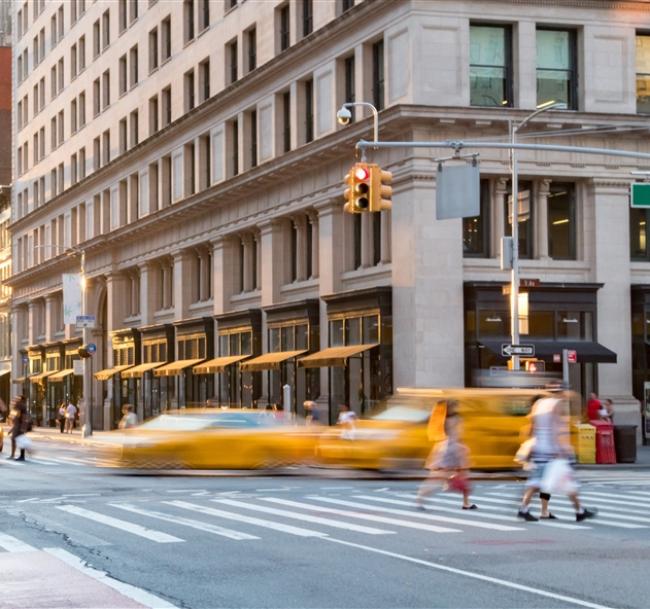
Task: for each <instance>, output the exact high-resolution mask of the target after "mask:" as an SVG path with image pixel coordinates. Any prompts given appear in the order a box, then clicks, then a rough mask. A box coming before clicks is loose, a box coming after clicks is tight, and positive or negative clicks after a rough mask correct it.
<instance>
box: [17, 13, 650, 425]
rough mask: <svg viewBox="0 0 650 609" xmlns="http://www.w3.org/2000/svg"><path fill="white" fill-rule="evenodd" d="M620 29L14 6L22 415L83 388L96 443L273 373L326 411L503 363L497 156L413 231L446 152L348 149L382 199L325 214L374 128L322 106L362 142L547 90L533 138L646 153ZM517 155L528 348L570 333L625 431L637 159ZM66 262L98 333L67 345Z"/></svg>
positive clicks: (629, 17)
mask: <svg viewBox="0 0 650 609" xmlns="http://www.w3.org/2000/svg"><path fill="white" fill-rule="evenodd" d="M646 30H648V31H650V12H649V11H648V6H647V4H646V3H645V2H634V1H629V2H605V1H597V0H590V1H577V0H576V1H575V2H572V1H555V0H548V1H544V2H512V1H506V0H502V1H496V0H495V1H488V2H485V1H478V0H477V1H474V2H471V1H470V2H464V3H462V4H460V3H458V2H454V1H452V0H429V1H426V2H424V1H420V0H410V1H409V0H394V1H391V0H381V1H380V0H363V1H356V2H355V1H353V0H331V1H322V2H315V1H312V0H304V1H303V0H289V1H285V2H282V1H279V0H278V1H276V0H273V1H271V0H269V1H264V2H256V1H255V0H245V1H244V0H239V1H237V0H224V1H221V0H218V1H217V0H183V1H182V2H181V1H178V2H163V1H155V0H153V1H151V0H148V1H145V0H116V1H115V2H92V1H91V0H85V1H84V0H70V1H68V2H60V3H59V2H56V1H52V2H50V1H48V2H44V0H31V1H30V2H25V3H23V4H22V5H21V6H20V7H17V10H16V14H15V23H14V32H15V45H14V62H15V70H14V100H15V102H14V119H15V120H14V131H15V132H14V137H15V154H14V176H15V181H14V192H13V204H12V226H11V230H12V235H13V237H12V239H13V257H14V274H13V277H12V279H11V286H12V288H13V290H14V298H13V305H12V307H13V308H12V316H13V326H14V328H15V332H14V333H13V340H14V344H13V349H14V360H13V368H14V373H15V374H16V376H18V377H20V378H21V379H22V382H23V383H24V387H25V390H26V391H28V392H30V400H31V403H32V406H33V408H35V409H36V410H37V412H40V413H42V416H43V419H44V420H51V418H52V413H53V410H52V409H53V405H54V404H56V402H58V401H59V400H61V399H68V398H72V399H81V397H82V396H83V397H84V398H85V400H86V403H87V401H89V400H90V399H91V396H92V401H93V403H94V409H93V413H94V416H93V422H94V424H95V425H96V426H104V427H107V428H108V427H110V426H111V425H113V424H114V422H115V420H116V418H117V417H118V416H119V406H120V404H122V403H124V402H125V401H130V402H135V403H136V404H137V408H138V411H139V414H140V415H141V416H144V417H147V416H152V415H153V414H155V413H157V412H159V411H161V410H162V409H164V408H167V407H174V406H183V405H189V404H195V403H204V402H205V400H213V401H214V402H216V403H231V404H244V405H251V406H258V407H260V406H263V405H266V404H267V403H281V402H283V401H284V400H286V399H287V397H288V395H285V393H284V392H283V390H282V387H283V386H284V385H288V386H289V390H288V391H289V395H291V398H292V403H293V404H294V406H293V407H294V409H295V404H296V403H297V404H298V411H299V412H300V411H301V407H300V405H301V404H302V401H303V400H304V399H307V398H309V399H314V400H317V401H318V402H319V403H320V404H321V405H322V406H323V408H325V409H329V412H330V417H332V416H334V414H335V412H336V410H337V407H338V405H339V404H340V403H342V402H349V403H351V405H352V406H353V408H355V409H357V410H359V411H366V410H367V409H368V408H370V407H371V406H372V404H373V403H374V402H375V401H377V400H379V399H381V398H382V397H384V396H385V395H387V394H389V393H390V392H392V390H393V389H394V388H395V387H397V386H404V385H406V386H413V385H417V386H460V385H464V384H471V383H472V382H473V370H474V369H475V368H483V369H485V370H489V369H490V368H491V367H493V366H502V365H503V364H504V363H505V362H504V361H503V360H501V359H500V357H499V355H498V353H495V352H494V351H495V348H494V345H495V344H496V343H499V342H500V339H503V338H506V337H507V335H508V330H507V329H508V327H509V323H508V320H507V315H508V306H507V300H506V297H505V296H502V295H501V286H502V285H503V284H504V283H506V282H507V280H508V275H507V273H506V272H505V271H501V270H499V243H500V238H501V237H502V236H503V235H504V234H507V233H508V231H509V222H508V219H507V210H508V198H507V193H508V189H509V177H508V173H509V158H508V153H507V151H504V150H494V149H486V150H481V151H480V167H481V176H482V182H481V207H482V213H481V214H480V216H477V217H476V218H473V219H465V220H445V221H437V220H436V219H435V188H436V184H435V173H436V162H435V159H436V158H437V157H439V156H446V152H444V151H435V150H433V151H432V150H424V149H412V148H404V149H393V150H390V151H377V152H373V153H372V160H373V161H375V162H378V163H379V164H380V165H381V166H382V167H383V168H385V169H388V170H390V171H392V173H393V176H394V180H393V186H394V195H393V209H392V211H391V212H385V213H382V214H378V215H376V216H374V217H373V216H370V215H356V216H352V215H347V214H344V213H343V210H342V198H341V195H342V190H343V186H342V179H343V176H344V175H345V173H346V172H347V169H348V168H349V165H350V164H351V163H352V162H353V161H354V151H353V146H354V143H355V142H356V141H357V140H359V139H360V138H369V137H370V135H371V128H372V124H371V121H370V120H369V119H368V118H367V117H366V115H365V114H364V113H363V112H362V111H361V110H360V109H359V108H357V109H355V113H354V120H353V122H352V123H351V124H350V125H349V126H341V125H338V124H337V121H336V110H337V108H338V107H339V106H340V104H341V103H342V102H345V101H369V102H372V103H374V105H375V106H376V107H377V108H378V110H379V111H380V115H379V120H380V138H381V139H382V140H404V141H410V140H434V139H435V140H446V139H453V140H457V139H466V140H473V139H476V138H477V137H479V138H487V139H490V140H495V139H500V140H503V141H505V140H506V139H507V134H508V126H509V122H510V121H520V120H523V119H524V118H525V117H526V116H528V115H529V114H530V113H531V112H532V111H534V110H535V108H536V106H537V105H538V104H540V103H544V102H547V101H549V100H551V99H553V100H555V101H562V102H564V103H565V104H566V106H567V110H561V111H559V110H553V111H549V112H548V113H545V114H543V115H541V116H540V117H539V118H538V119H536V120H534V121H532V122H531V123H530V124H529V127H528V136H529V137H530V136H531V132H532V133H533V135H535V140H534V141H541V142H554V143H558V142H561V143H568V144H572V145H578V146H599V147H604V148H607V147H611V148H628V149H631V150H637V151H642V152H650V147H648V145H647V135H646V133H645V131H646V125H647V116H646V112H648V111H649V110H650V108H649V107H648V103H649V100H650V97H649V95H650V94H648V93H646V87H647V86H650V45H649V44H648V36H647V35H646V33H645V32H646ZM545 131H548V133H547V134H543V133H542V132H545ZM525 135H526V134H522V136H521V137H524V136H525ZM519 165H520V173H521V183H522V187H521V188H522V191H523V192H524V193H525V194H524V198H523V199H522V200H521V202H520V205H521V206H522V207H520V209H522V208H523V215H522V219H521V232H522V248H523V250H522V251H523V258H524V260H523V262H522V276H524V277H534V278H537V279H539V281H540V285H539V287H538V288H531V290H530V294H529V298H530V311H529V319H528V324H529V338H530V340H535V341H537V342H539V343H540V353H541V352H545V353H546V355H545V356H544V358H545V359H546V360H547V369H553V368H554V366H555V364H554V361H553V355H554V353H555V352H556V351H557V350H558V349H561V348H562V345H566V344H571V345H572V346H574V345H577V349H578V354H579V363H578V364H577V365H576V367H575V368H574V369H573V370H572V383H573V385H574V387H575V388H576V389H578V390H581V391H583V392H586V391H589V390H597V391H599V392H600V393H601V394H602V395H604V396H611V397H612V398H613V399H614V400H615V402H616V405H617V408H618V410H619V412H621V413H627V414H626V415H625V416H630V417H632V418H633V419H634V420H638V416H639V401H638V399H639V398H640V397H641V396H640V395H639V389H638V387H639V382H640V383H641V386H642V384H643V381H644V379H645V374H646V372H645V370H644V365H645V364H644V363H643V361H645V360H643V361H642V359H640V356H637V355H634V356H633V342H634V341H633V323H632V321H633V319H632V318H633V314H632V311H633V307H632V300H633V298H632V295H633V293H637V292H638V293H640V294H641V295H643V294H644V293H645V288H644V287H643V286H648V285H650V250H648V248H647V244H646V235H647V233H646V232H645V231H646V228H645V226H646V224H645V222H646V220H645V215H642V214H638V213H632V212H630V209H629V204H628V200H627V197H628V194H627V193H628V189H629V184H630V182H631V181H632V179H633V176H631V174H630V171H631V170H634V169H638V168H640V167H642V166H643V164H642V163H639V162H636V161H635V160H633V159H632V160H629V159H621V158H613V157H609V156H606V155H603V156H594V155H584V154H568V153H548V152H540V151H537V152H534V151H527V152H521V153H520V154H519ZM642 216H643V217H642ZM649 226H650V225H649ZM82 255H83V259H84V275H85V280H86V288H85V291H84V312H85V313H86V314H90V315H94V316H95V317H96V319H97V324H96V327H95V328H94V329H85V330H83V331H81V330H77V329H75V327H74V326H71V325H65V324H63V304H62V294H61V287H62V286H61V273H64V272H74V271H77V270H79V268H80V262H81V258H82ZM648 289H650V287H649V288H648ZM635 290H636V292H635ZM642 310H643V311H644V309H643V305H642ZM643 314H644V313H643ZM641 326H642V330H643V331H642V333H641V339H640V340H641V343H642V344H641V343H639V344H640V345H641V346H639V347H638V349H636V350H634V353H635V354H636V353H637V351H638V352H644V349H645V347H644V345H645V331H644V329H645V321H642V323H641ZM637 334H638V333H637ZM635 336H636V335H635ZM89 342H92V343H94V344H96V345H97V352H96V354H95V355H94V356H93V357H92V358H90V359H89V360H86V362H85V364H84V374H83V375H76V374H75V373H74V372H75V370H76V371H77V372H79V368H78V367H77V368H75V365H74V360H75V359H76V358H77V357H78V355H77V348H78V346H80V345H81V344H82V343H89ZM497 351H498V350H497ZM614 362H615V363H614ZM91 366H92V368H91ZM633 378H634V379H636V380H635V381H634V386H633ZM15 386H16V387H18V386H19V385H18V384H16V385H15ZM83 410H84V412H87V409H86V406H85V405H84V409H83Z"/></svg>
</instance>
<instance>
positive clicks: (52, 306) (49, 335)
mask: <svg viewBox="0 0 650 609" xmlns="http://www.w3.org/2000/svg"><path fill="white" fill-rule="evenodd" d="M56 302H57V299H56V296H54V294H48V295H47V296H46V297H45V342H46V343H51V342H52V341H54V333H55V332H56V319H55V317H56Z"/></svg>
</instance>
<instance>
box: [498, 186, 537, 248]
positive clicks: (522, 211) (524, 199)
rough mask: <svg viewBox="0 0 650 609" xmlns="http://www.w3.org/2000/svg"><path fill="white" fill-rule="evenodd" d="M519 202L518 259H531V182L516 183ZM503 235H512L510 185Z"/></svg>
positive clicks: (507, 193)
mask: <svg viewBox="0 0 650 609" xmlns="http://www.w3.org/2000/svg"><path fill="white" fill-rule="evenodd" d="M517 200H518V201H519V204H518V206H517V207H518V209H519V257H520V258H532V257H533V185H532V183H531V182H524V181H520V182H519V183H518V195H517ZM505 214H506V218H505V233H506V235H512V189H511V185H510V183H509V184H508V190H507V192H506V205H505Z"/></svg>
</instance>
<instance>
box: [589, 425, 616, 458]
mask: <svg viewBox="0 0 650 609" xmlns="http://www.w3.org/2000/svg"><path fill="white" fill-rule="evenodd" d="M589 423H591V424H592V425H593V426H594V427H595V428H596V463H601V464H604V463H616V451H615V449H614V426H613V425H612V424H611V423H609V422H607V421H589Z"/></svg>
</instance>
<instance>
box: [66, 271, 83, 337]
mask: <svg viewBox="0 0 650 609" xmlns="http://www.w3.org/2000/svg"><path fill="white" fill-rule="evenodd" d="M81 299H82V290H81V274H79V273H64V274H63V323H64V324H75V323H77V316H78V315H81Z"/></svg>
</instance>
